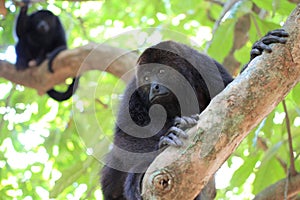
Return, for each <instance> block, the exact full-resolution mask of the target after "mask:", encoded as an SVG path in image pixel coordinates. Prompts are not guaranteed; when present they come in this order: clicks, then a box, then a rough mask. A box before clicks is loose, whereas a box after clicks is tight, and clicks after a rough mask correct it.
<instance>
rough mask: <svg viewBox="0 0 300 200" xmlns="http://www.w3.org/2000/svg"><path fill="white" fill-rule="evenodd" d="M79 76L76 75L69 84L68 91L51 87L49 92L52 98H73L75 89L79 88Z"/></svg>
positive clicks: (61, 99)
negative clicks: (60, 90)
mask: <svg viewBox="0 0 300 200" xmlns="http://www.w3.org/2000/svg"><path fill="white" fill-rule="evenodd" d="M79 78H80V77H76V78H73V81H72V83H71V84H70V85H69V87H68V89H67V91H65V92H59V91H56V90H54V89H50V90H48V91H47V94H48V95H49V96H50V97H51V98H52V99H55V100H56V101H59V102H61V101H65V100H67V99H69V98H71V96H72V95H73V94H74V93H75V91H76V90H77V87H78V83H79Z"/></svg>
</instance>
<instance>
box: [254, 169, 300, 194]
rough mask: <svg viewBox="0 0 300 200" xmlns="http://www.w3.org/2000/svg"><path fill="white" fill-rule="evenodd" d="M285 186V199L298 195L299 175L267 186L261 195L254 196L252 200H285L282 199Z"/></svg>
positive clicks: (299, 191)
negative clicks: (286, 189) (286, 192)
mask: <svg viewBox="0 0 300 200" xmlns="http://www.w3.org/2000/svg"><path fill="white" fill-rule="evenodd" d="M286 184H288V186H289V187H288V195H287V199H290V198H291V197H294V196H295V195H297V194H299V193H300V174H297V175H296V176H291V177H289V178H286V179H282V180H280V181H278V182H277V183H274V184H273V185H271V186H269V187H268V188H266V189H264V190H263V191H262V192H261V193H259V194H258V195H256V196H255V198H254V199H253V200H267V199H272V200H282V199H285V197H284V192H285V191H284V190H285V188H286Z"/></svg>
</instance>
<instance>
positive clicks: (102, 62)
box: [0, 43, 138, 95]
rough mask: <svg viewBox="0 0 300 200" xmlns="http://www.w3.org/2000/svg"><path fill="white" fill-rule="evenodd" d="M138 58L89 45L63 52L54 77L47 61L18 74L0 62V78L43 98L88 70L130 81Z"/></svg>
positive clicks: (119, 51) (112, 49) (56, 58)
mask: <svg viewBox="0 0 300 200" xmlns="http://www.w3.org/2000/svg"><path fill="white" fill-rule="evenodd" d="M137 58H138V55H137V54H136V53H134V52H130V51H126V50H124V49H120V48H115V47H112V46H109V45H105V44H101V45H99V44H94V43H90V44H88V45H85V46H81V47H78V48H75V49H69V50H65V51H62V52H61V53H60V54H59V55H58V56H56V57H55V59H54V60H53V66H52V68H53V70H54V73H50V72H49V71H48V60H46V61H44V62H43V63H42V64H41V65H40V66H39V67H32V68H29V69H26V70H23V71H17V70H16V69H15V67H14V66H13V65H12V64H11V63H8V62H7V61H3V60H1V61H0V77H3V78H5V79H7V80H10V81H11V82H14V83H17V84H20V85H24V86H27V87H31V88H34V89H36V90H37V91H38V93H39V94H40V95H42V94H44V93H45V92H46V91H48V90H49V89H51V88H53V87H54V85H57V84H60V83H63V82H64V81H65V79H67V78H69V77H76V76H79V75H81V74H83V73H84V72H86V71H88V70H100V71H107V72H109V73H112V74H113V75H115V76H117V77H120V78H122V79H123V80H124V81H128V80H129V79H130V77H131V76H132V74H133V68H134V66H135V64H136V61H137Z"/></svg>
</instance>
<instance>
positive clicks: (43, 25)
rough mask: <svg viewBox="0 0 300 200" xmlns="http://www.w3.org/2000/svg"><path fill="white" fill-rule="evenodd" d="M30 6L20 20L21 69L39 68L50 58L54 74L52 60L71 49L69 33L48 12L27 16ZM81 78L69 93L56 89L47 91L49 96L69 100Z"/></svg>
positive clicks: (74, 82) (18, 64)
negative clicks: (66, 34) (68, 41)
mask: <svg viewBox="0 0 300 200" xmlns="http://www.w3.org/2000/svg"><path fill="white" fill-rule="evenodd" d="M27 10H28V5H27V4H26V5H25V6H23V7H21V11H20V14H19V16H18V19H17V25H16V35H17V37H18V42H17V44H16V47H15V49H16V54H17V62H16V64H15V66H16V68H17V70H25V69H27V68H29V67H32V66H39V65H40V64H41V63H42V62H43V61H44V60H45V59H47V58H48V59H49V64H48V68H49V72H52V73H53V70H52V67H51V66H52V61H53V59H54V58H55V56H56V55H57V54H58V53H59V52H60V51H62V50H65V49H66V48H67V43H66V38H65V31H64V28H63V26H62V24H61V22H60V20H59V18H58V17H57V16H55V15H54V14H53V13H52V12H50V11H48V10H40V11H37V12H34V13H32V14H31V15H29V16H28V15H27ZM78 81H79V78H74V79H73V83H72V84H70V85H69V86H68V89H67V91H66V92H58V91H56V90H54V89H51V90H49V91H47V93H48V95H49V96H50V97H52V98H53V99H55V100H57V101H64V100H67V99H69V98H70V97H71V96H72V95H73V93H74V92H75V90H76V89H77V86H78Z"/></svg>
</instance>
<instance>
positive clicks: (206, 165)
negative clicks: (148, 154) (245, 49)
mask: <svg viewBox="0 0 300 200" xmlns="http://www.w3.org/2000/svg"><path fill="white" fill-rule="evenodd" d="M299 24H300V6H299V5H298V7H297V8H296V9H295V10H294V11H293V12H292V14H291V15H290V17H289V18H288V20H287V21H286V23H285V25H284V29H285V30H286V31H287V32H288V33H289V34H290V37H289V38H288V41H287V43H286V44H285V45H282V44H275V45H272V49H273V53H271V54H268V53H263V55H262V56H259V57H257V58H256V59H254V60H253V61H252V62H251V63H250V65H249V66H248V68H247V69H246V70H245V71H244V72H243V73H242V74H241V75H239V76H238V77H237V78H236V79H235V80H234V81H233V82H232V83H231V84H230V85H229V86H228V87H227V88H225V90H224V91H223V92H222V93H220V94H219V95H217V96H216V97H215V98H214V99H213V100H212V102H211V103H210V105H209V106H208V107H207V108H206V110H205V111H204V112H202V113H201V115H200V120H199V122H198V125H197V126H195V127H193V128H192V129H191V130H189V131H188V134H189V136H190V137H189V138H188V139H187V140H186V141H185V142H184V145H183V147H182V148H179V149H178V148H174V147H168V148H167V149H166V150H165V151H164V152H163V153H161V154H160V155H159V156H158V157H157V158H156V159H155V160H154V162H153V163H152V164H151V165H150V167H149V168H148V170H147V172H146V174H145V176H144V179H143V189H142V191H143V199H174V200H176V199H178V200H181V199H193V198H194V197H195V196H196V195H197V194H199V192H200V191H201V189H202V188H203V187H204V186H205V184H206V183H207V182H208V181H209V179H210V178H211V176H213V175H214V174H215V172H216V171H217V170H218V169H219V168H220V167H221V165H222V164H223V163H224V162H225V161H226V160H227V158H228V157H229V156H230V155H231V154H232V153H233V152H234V150H235V149H236V148H237V147H238V145H239V144H240V143H241V142H242V140H243V139H244V138H245V137H246V136H247V135H248V133H249V132H250V130H251V129H252V128H254V127H255V126H256V125H258V123H259V122H260V121H261V120H262V119H263V118H264V117H266V116H267V115H268V114H269V113H270V112H271V111H272V110H273V109H274V108H275V107H276V105H277V104H278V103H279V102H280V101H282V100H283V99H284V97H285V96H286V95H287V94H288V92H289V91H290V90H291V89H292V88H293V87H294V86H295V85H296V84H297V83H298V82H299V80H300V49H299V48H300V33H299ZM297 187H298V188H299V187H300V184H298V185H297ZM271 195H272V194H271ZM272 197H274V195H272Z"/></svg>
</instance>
